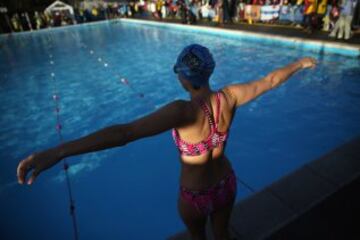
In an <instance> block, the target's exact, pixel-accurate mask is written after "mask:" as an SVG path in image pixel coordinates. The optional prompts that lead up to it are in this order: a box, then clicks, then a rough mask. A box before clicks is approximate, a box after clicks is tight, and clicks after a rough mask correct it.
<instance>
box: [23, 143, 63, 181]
mask: <svg viewBox="0 0 360 240" xmlns="http://www.w3.org/2000/svg"><path fill="white" fill-rule="evenodd" d="M61 159H62V158H61V156H60V151H59V148H50V149H47V150H45V151H42V152H38V153H33V154H31V155H30V156H28V157H27V158H25V159H24V160H22V161H21V162H20V163H19V165H18V167H17V178H18V182H19V183H20V184H24V182H25V180H26V175H27V174H28V173H29V172H30V171H31V170H32V174H31V176H30V178H29V179H28V181H27V184H29V185H30V184H32V183H33V182H34V180H35V178H36V177H37V176H38V175H39V174H40V173H41V172H42V171H44V170H46V169H48V168H50V167H52V166H53V165H55V164H56V163H58V162H59V161H60V160H61Z"/></svg>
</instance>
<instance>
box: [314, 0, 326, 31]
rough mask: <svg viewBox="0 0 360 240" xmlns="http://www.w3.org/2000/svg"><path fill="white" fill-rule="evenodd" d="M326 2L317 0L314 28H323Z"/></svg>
mask: <svg viewBox="0 0 360 240" xmlns="http://www.w3.org/2000/svg"><path fill="white" fill-rule="evenodd" d="M327 5H328V0H319V4H318V6H317V9H316V28H317V29H321V28H322V26H323V18H324V17H325V14H326V12H327Z"/></svg>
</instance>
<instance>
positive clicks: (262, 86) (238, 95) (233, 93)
mask: <svg viewBox="0 0 360 240" xmlns="http://www.w3.org/2000/svg"><path fill="white" fill-rule="evenodd" d="M315 65H316V61H315V59H313V58H302V59H300V60H298V61H296V62H294V63H291V64H289V65H287V66H285V67H283V68H279V69H277V70H275V71H273V72H271V73H269V74H268V75H267V76H265V77H264V78H262V79H260V80H257V81H252V82H248V83H240V84H234V85H229V86H227V87H225V88H224V89H223V91H224V92H225V93H226V94H227V96H228V97H229V99H230V100H231V102H232V103H233V105H234V106H235V107H239V106H241V105H243V104H245V103H247V102H249V101H251V100H253V99H255V98H257V97H258V96H260V95H262V94H263V93H265V92H267V91H269V90H271V89H274V88H276V87H277V86H279V85H280V84H282V83H283V82H285V81H287V80H288V79H289V78H290V77H291V75H292V74H294V73H295V72H297V71H299V70H301V69H304V68H310V67H311V68H313V67H315Z"/></svg>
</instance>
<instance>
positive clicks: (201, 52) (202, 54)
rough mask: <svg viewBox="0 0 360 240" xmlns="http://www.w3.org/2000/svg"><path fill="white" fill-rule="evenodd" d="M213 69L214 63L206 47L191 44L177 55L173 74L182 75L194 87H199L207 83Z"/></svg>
mask: <svg viewBox="0 0 360 240" xmlns="http://www.w3.org/2000/svg"><path fill="white" fill-rule="evenodd" d="M214 68H215V61H214V59H213V57H212V55H211V53H210V51H209V49H207V48H206V47H203V46H201V45H199V44H191V45H189V46H187V47H185V48H184V49H183V50H182V52H181V53H180V54H179V56H178V58H177V61H176V64H175V65H174V72H175V73H179V74H181V75H183V76H184V77H185V78H186V79H187V80H189V81H190V82H191V83H192V84H193V85H194V86H197V87H201V86H204V85H206V84H208V82H209V78H210V76H211V74H212V73H213V71H214Z"/></svg>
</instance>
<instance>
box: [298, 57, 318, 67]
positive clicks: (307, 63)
mask: <svg viewBox="0 0 360 240" xmlns="http://www.w3.org/2000/svg"><path fill="white" fill-rule="evenodd" d="M298 63H300V64H301V68H302V69H304V68H314V67H315V66H316V59H315V58H311V57H305V58H301V59H300V60H298Z"/></svg>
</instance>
